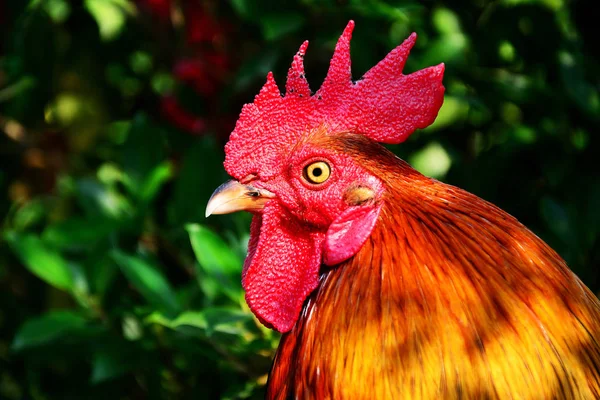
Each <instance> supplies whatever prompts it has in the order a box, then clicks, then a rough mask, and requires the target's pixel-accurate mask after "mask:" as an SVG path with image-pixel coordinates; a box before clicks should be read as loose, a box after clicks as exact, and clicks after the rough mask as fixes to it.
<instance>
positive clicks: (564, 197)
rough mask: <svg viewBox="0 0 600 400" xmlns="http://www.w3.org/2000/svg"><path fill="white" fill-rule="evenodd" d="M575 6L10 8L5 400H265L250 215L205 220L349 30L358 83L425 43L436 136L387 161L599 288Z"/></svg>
mask: <svg viewBox="0 0 600 400" xmlns="http://www.w3.org/2000/svg"><path fill="white" fill-rule="evenodd" d="M591 4H592V2H591V1H590V2H587V3H586V2H581V1H580V2H576V1H569V0H497V1H486V0H470V1H446V2H442V1H380V0H372V1H352V0H347V1H343V0H339V1H333V0H330V1H315V0H302V1H295V2H272V1H266V0H264V1H261V0H230V1H216V0H215V1H191V0H190V1H183V0H182V1H168V0H139V1H132V0H83V1H68V0H31V1H25V0H8V1H5V2H2V3H0V24H1V28H0V33H1V35H2V40H1V41H0V166H1V169H0V189H1V190H0V218H1V220H2V236H1V238H0V398H2V399H82V398H91V399H108V398H110V399H154V398H156V399H183V398H196V399H204V398H222V399H236V398H249V397H250V398H260V397H261V396H262V394H263V385H264V382H265V380H266V374H267V372H268V369H269V365H270V362H271V361H270V360H271V357H272V355H273V352H274V349H275V348H276V346H277V341H278V335H277V334H275V333H273V332H271V331H269V330H267V329H265V328H263V327H261V326H260V324H258V323H257V322H256V321H255V320H254V319H253V317H252V315H251V313H250V312H249V311H248V309H247V307H246V305H245V303H244V300H243V293H242V291H241V287H240V269H241V263H242V260H243V257H244V255H245V246H246V241H247V238H248V224H249V221H250V216H249V215H247V214H237V215H228V216H218V217H211V218H210V219H208V220H206V219H205V218H204V216H203V214H204V208H205V205H206V201H207V200H208V198H209V196H210V194H211V193H212V191H213V189H214V188H216V187H217V186H218V185H219V184H220V183H221V182H223V181H224V180H225V179H227V176H226V175H225V173H224V171H223V168H222V160H223V150H222V149H223V145H224V143H225V141H226V140H227V137H228V134H229V132H230V131H231V129H232V127H233V125H234V123H235V120H236V118H237V115H238V113H239V111H240V108H241V106H242V104H243V103H245V102H249V101H251V100H252V99H253V97H254V95H255V94H256V93H257V92H258V90H259V89H260V87H261V85H262V84H263V83H264V80H265V76H266V73H267V72H268V71H270V70H273V71H274V73H275V77H276V79H277V81H278V83H279V85H280V87H281V88H283V86H284V84H285V82H284V80H285V74H286V71H287V68H288V67H289V63H290V62H291V59H292V56H293V55H294V53H295V52H296V51H297V49H298V47H299V45H300V44H301V43H302V41H303V40H305V39H309V40H310V42H311V44H310V46H309V50H308V54H307V55H306V58H305V62H306V71H307V76H308V79H309V81H310V82H311V87H312V88H313V90H315V89H317V88H318V87H319V85H320V83H321V81H322V79H323V77H324V76H325V72H326V70H327V66H328V62H329V58H330V57H331V54H332V51H333V47H334V45H335V42H336V40H337V38H338V37H339V35H340V34H341V32H342V30H343V28H344V27H345V25H346V23H347V22H348V20H349V19H354V20H355V21H356V28H355V33H354V39H353V42H352V60H353V70H354V77H355V78H359V77H360V76H361V75H362V74H363V73H364V72H365V71H367V70H368V69H369V68H370V67H371V66H373V65H374V64H375V63H377V62H378V61H379V60H380V59H381V58H383V57H384V56H385V54H386V53H387V52H388V51H389V50H391V49H392V48H393V47H395V46H397V45H398V44H399V43H401V41H402V40H404V39H405V38H406V37H407V36H408V35H409V34H410V32H412V31H416V32H417V33H418V35H419V39H418V41H417V44H416V46H415V48H414V50H413V52H412V54H411V57H410V59H409V61H408V63H407V66H406V71H408V72H412V71H415V70H417V69H420V68H423V67H426V66H429V65H433V64H437V63H440V62H445V63H446V75H445V79H444V82H445V86H446V89H447V91H446V100H445V104H444V106H443V108H442V110H441V112H440V115H439V117H438V119H437V121H436V123H435V124H434V125H433V126H431V127H430V128H428V129H426V130H424V131H420V132H417V133H415V134H414V135H413V136H412V137H411V138H410V139H409V140H408V141H407V142H405V143H403V144H401V145H398V146H392V149H393V150H394V151H395V152H397V154H399V155H400V156H401V157H402V158H404V159H406V160H408V161H409V162H410V163H411V164H413V165H414V166H415V167H416V168H417V169H419V170H421V171H422V172H424V173H425V174H427V175H430V176H433V177H436V178H438V179H441V180H443V181H445V182H448V183H451V184H454V185H457V186H460V187H462V188H464V189H467V190H469V191H471V192H473V193H475V194H477V195H479V196H481V197H483V198H484V199H487V200H490V201H492V202H493V203H495V204H497V205H498V206H500V207H501V208H503V209H505V210H507V211H508V212H509V213H511V214H513V215H515V216H516V217H517V218H519V219H520V220H521V221H522V222H523V223H524V224H526V225H527V226H528V227H530V228H531V229H532V230H533V231H534V232H536V233H537V234H538V235H539V236H541V237H542V238H543V239H544V240H546V241H547V242H548V243H549V244H550V245H551V246H552V247H553V248H555V249H556V250H557V251H558V252H559V253H560V254H561V255H562V256H563V257H564V258H565V259H566V260H567V262H568V263H569V265H570V266H571V268H572V269H573V270H574V271H575V272H576V273H577V274H578V275H579V276H580V277H581V278H582V279H583V280H584V281H585V283H586V284H587V285H589V286H590V288H591V289H592V290H594V291H595V292H598V290H599V289H600V281H599V279H598V278H599V274H598V273H599V269H600V166H599V165H598V156H597V153H598V150H599V149H600V138H599V136H600V129H599V128H600V77H599V74H600V60H599V55H600V45H598V39H599V38H600V32H599V25H600V23H599V22H598V21H599V20H600V19H599V18H597V15H596V16H595V15H593V8H592V6H591Z"/></svg>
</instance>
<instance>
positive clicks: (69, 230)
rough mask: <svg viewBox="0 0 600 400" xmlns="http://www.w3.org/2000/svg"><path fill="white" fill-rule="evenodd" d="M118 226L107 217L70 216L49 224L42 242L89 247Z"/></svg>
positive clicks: (61, 246) (58, 245)
mask: <svg viewBox="0 0 600 400" xmlns="http://www.w3.org/2000/svg"><path fill="white" fill-rule="evenodd" d="M117 228H118V222H116V221H114V220H111V219H108V218H90V219H83V218H75V217H74V218H71V219H67V220H65V221H62V222H60V223H58V224H54V225H50V226H48V227H47V228H46V229H45V230H44V233H43V234H42V239H43V240H44V242H46V243H48V244H51V245H52V246H55V247H59V248H73V247H78V246H84V247H89V246H90V245H91V244H94V243H95V242H97V241H99V240H100V239H103V238H105V237H107V236H108V235H109V234H111V233H113V232H115V231H116V230H117Z"/></svg>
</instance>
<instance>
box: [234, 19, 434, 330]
mask: <svg viewBox="0 0 600 400" xmlns="http://www.w3.org/2000/svg"><path fill="white" fill-rule="evenodd" d="M353 28H354V22H352V21H350V23H349V24H348V26H347V27H346V29H345V30H344V33H343V34H342V36H341V37H340V39H339V41H338V44H337V46H336V49H335V52H334V55H333V58H332V60H331V65H330V68H329V72H328V74H327V77H326V78H325V81H324V82H323V85H322V86H321V88H320V89H319V90H318V91H317V92H316V93H314V94H312V95H311V91H310V88H309V86H308V82H307V80H306V78H305V76H304V67H303V62H302V60H303V58H304V53H305V51H306V48H307V46H308V42H304V43H303V44H302V46H301V47H300V50H299V51H298V53H297V54H296V56H295V57H294V60H293V62H292V66H291V68H290V70H289V73H288V79H287V85H286V95H285V96H282V95H281V93H280V91H279V88H278V87H277V84H276V83H275V80H274V78H273V75H272V74H271V73H269V75H268V76H267V82H266V84H265V85H264V87H263V88H262V90H261V91H260V93H259V94H258V95H257V96H256V98H255V100H254V102H253V103H252V104H246V105H245V106H244V107H243V109H242V112H241V115H240V118H239V120H238V122H237V125H236V127H235V129H234V131H233V132H232V134H231V137H230V140H229V142H228V143H227V145H226V147H225V152H226V159H225V168H226V170H227V172H228V173H229V174H230V175H231V176H232V177H234V178H235V179H237V180H242V179H244V178H245V177H247V176H249V175H252V176H254V177H255V179H254V180H253V182H252V184H253V185H254V186H256V187H258V188H264V189H267V190H268V191H270V192H272V193H274V194H275V195H276V198H274V199H272V200H269V202H268V203H267V205H266V206H265V208H264V210H263V211H262V214H261V215H256V216H255V217H254V219H253V222H252V226H251V232H250V235H251V236H250V243H249V246H248V247H249V249H248V256H247V259H246V262H245V263H244V270H243V274H242V285H243V287H244V289H245V291H246V300H247V302H248V305H249V306H250V308H251V309H252V311H253V312H254V313H255V314H256V315H257V317H258V318H259V319H260V320H261V321H262V322H263V323H264V324H265V325H267V326H270V327H273V328H274V329H276V330H278V331H280V332H286V331H289V330H290V329H291V328H292V327H293V326H294V323H295V322H296V320H297V318H298V315H299V313H300V310H301V308H302V304H303V302H304V300H305V299H306V297H307V296H308V295H309V294H310V293H311V292H312V291H313V290H314V289H315V288H316V287H317V285H318V273H319V268H320V266H321V265H322V264H326V265H330V266H334V265H337V264H339V263H341V262H343V261H345V260H347V259H348V258H350V257H352V256H353V255H354V254H356V252H357V251H358V250H359V249H360V248H361V246H362V245H363V244H364V242H365V240H367V238H368V236H369V235H370V233H371V230H372V229H373V226H374V225H375V223H376V221H377V218H378V215H379V210H380V207H381V203H380V202H378V201H372V202H368V203H367V204H364V205H348V204H346V203H344V201H343V196H344V193H345V191H346V190H347V189H348V188H350V187H355V186H357V185H363V186H365V187H368V188H369V189H370V190H372V191H373V194H374V196H375V197H376V198H379V197H381V193H382V192H383V190H384V189H383V185H382V183H381V182H380V181H379V179H378V178H376V177H373V176H369V175H368V173H366V172H365V171H364V170H363V169H362V168H361V167H360V166H359V165H356V164H355V163H354V162H353V160H352V159H351V157H349V156H348V155H345V154H336V153H335V152H333V151H331V150H328V149H327V148H323V147H320V146H319V145H318V143H313V140H312V139H313V137H318V136H319V135H320V136H323V135H324V136H327V135H336V134H339V133H355V134H362V135H365V136H367V137H369V138H371V139H373V140H375V141H379V142H383V143H400V142H402V141H404V140H406V138H407V137H408V136H409V135H410V134H411V133H412V132H413V131H414V130H415V129H418V128H424V127H426V126H428V125H429V124H431V123H432V122H433V120H434V119H435V117H436V116H437V113H438V111H439V108H440V107H441V104H442V101H443V95H444V87H443V86H442V76H443V71H444V65H443V64H440V65H438V66H435V67H430V68H426V69H423V70H420V71H417V72H414V73H412V74H409V75H404V74H402V69H403V67H404V64H405V62H406V58H407V57H408V53H409V51H410V49H411V48H412V46H413V45H414V43H415V41H416V35H415V34H414V33H413V34H412V35H411V36H410V37H409V38H408V39H407V40H406V41H405V42H404V43H403V44H401V45H400V46H398V47H397V48H396V49H394V50H392V51H391V52H390V53H389V54H388V55H387V56H386V58H385V59H383V60H382V61H381V62H379V63H378V64H377V65H376V66H375V67H373V68H372V69H371V70H370V71H368V72H367V73H366V74H365V75H364V76H363V78H362V79H361V80H359V81H357V82H352V79H351V71H350V38H351V35H352V30H353ZM316 160H317V161H324V162H327V163H328V165H330V167H331V177H330V178H329V179H328V180H327V181H326V182H324V183H323V184H320V185H312V184H310V183H308V182H306V180H304V179H303V177H302V170H303V168H304V167H305V166H306V165H307V164H308V163H310V162H313V161H316Z"/></svg>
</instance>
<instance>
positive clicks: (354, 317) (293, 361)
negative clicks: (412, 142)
mask: <svg viewBox="0 0 600 400" xmlns="http://www.w3.org/2000/svg"><path fill="white" fill-rule="evenodd" d="M328 141H329V143H330V146H331V147H332V148H337V149H338V150H339V151H344V152H347V153H350V154H353V155H354V156H355V157H357V160H358V161H359V162H360V163H361V164H362V165H364V167H365V168H366V169H368V170H369V171H370V172H372V173H373V174H379V175H380V176H385V182H386V185H387V190H388V191H387V193H388V194H387V195H386V197H385V199H383V200H382V202H383V205H382V210H381V213H380V216H379V220H378V221H377V224H376V226H375V229H374V230H373V232H372V234H371V235H370V237H369V239H368V241H367V243H366V244H365V245H364V246H363V247H362V248H361V250H360V251H359V252H358V253H357V254H356V255H355V256H354V257H353V258H352V259H350V260H349V261H347V262H345V263H343V264H341V265H339V266H337V267H335V268H327V267H325V266H323V267H322V269H321V274H320V283H319V288H318V289H317V290H316V291H315V292H313V294H312V295H311V296H309V298H308V299H307V301H306V302H305V305H304V308H303V310H302V313H301V316H300V319H299V321H298V323H297V324H296V326H295V327H294V329H293V330H292V331H291V332H289V333H287V334H285V335H284V336H283V338H282V341H281V344H280V348H279V350H278V353H277V356H276V359H275V361H274V366H273V370H272V372H271V376H270V380H269V394H268V396H267V397H268V398H269V399H287V398H319V399H320V398H334V399H360V398H365V399H367V398H368V399H373V398H394V399H460V398H464V399H509V398H515V396H518V398H519V399H550V398H561V399H591V398H598V397H599V396H600V346H599V345H598V343H597V342H596V340H595V338H596V337H599V336H598V334H599V333H600V332H599V330H600V323H599V321H600V307H599V304H598V301H597V299H596V298H595V296H594V295H593V294H592V293H591V292H590V291H589V290H588V289H587V288H585V286H584V285H583V284H582V283H581V282H580V281H579V279H578V278H577V277H576V276H575V275H574V274H573V273H572V272H571V271H570V270H569V269H568V268H567V266H566V264H565V263H564V261H563V260H562V259H561V258H560V257H559V256H558V255H557V254H556V253H555V252H554V251H553V250H552V249H550V248H549V247H548V246H547V245H546V244H545V243H544V242H542V241H541V240H540V239H539V238H538V237H536V236H535V235H534V234H533V233H532V232H530V231H529V230H527V229H526V228H525V227H524V226H523V225H521V224H520V223H519V222H518V221H517V220H516V219H515V218H513V217H511V216H510V215H508V214H507V213H505V212H504V211H502V210H500V209H498V208H497V207H495V206H493V205H492V204H490V203H488V202H486V201H484V200H482V199H480V198H478V197H476V196H474V195H472V194H469V193H467V192H465V191H463V190H461V189H458V188H455V187H452V186H449V185H446V184H444V183H441V182H438V181H435V180H432V179H429V178H426V177H424V176H422V175H420V174H419V173H418V172H416V171H415V170H413V169H412V168H411V167H410V166H408V165H407V164H406V163H404V162H403V161H401V160H399V159H397V158H396V157H395V156H394V155H393V154H391V153H389V152H387V151H386V150H384V149H383V148H381V147H380V146H379V145H376V144H374V143H372V142H371V143H369V141H367V140H364V139H362V138H361V139H357V136H355V137H350V136H349V135H346V136H345V137H337V138H329V139H328Z"/></svg>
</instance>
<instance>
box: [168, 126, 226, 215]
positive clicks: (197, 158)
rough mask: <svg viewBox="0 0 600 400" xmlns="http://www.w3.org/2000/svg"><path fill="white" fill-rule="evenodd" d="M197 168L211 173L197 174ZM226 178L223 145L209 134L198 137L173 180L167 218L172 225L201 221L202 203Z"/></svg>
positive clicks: (202, 213)
mask: <svg viewBox="0 0 600 400" xmlns="http://www.w3.org/2000/svg"><path fill="white" fill-rule="evenodd" d="M198 171H213V172H211V173H202V174H199V173H198ZM225 179H226V175H225V173H224V171H223V153H222V146H220V145H218V144H217V142H216V140H215V139H214V138H212V137H203V138H201V139H200V140H198V141H197V142H196V144H194V145H193V146H191V147H190V148H189V150H187V151H186V153H185V156H184V158H183V162H182V164H181V169H180V170H179V174H178V176H177V178H176V180H175V182H174V188H173V198H172V200H171V201H170V203H169V218H170V221H171V222H172V223H173V224H183V223H185V222H193V221H203V220H204V218H205V217H204V207H202V206H201V205H204V204H206V203H204V202H207V201H208V199H209V198H210V195H211V194H212V192H213V190H215V189H216V188H217V187H218V186H219V185H220V184H221V183H223V181H224V180H225ZM199 203H200V204H199Z"/></svg>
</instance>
